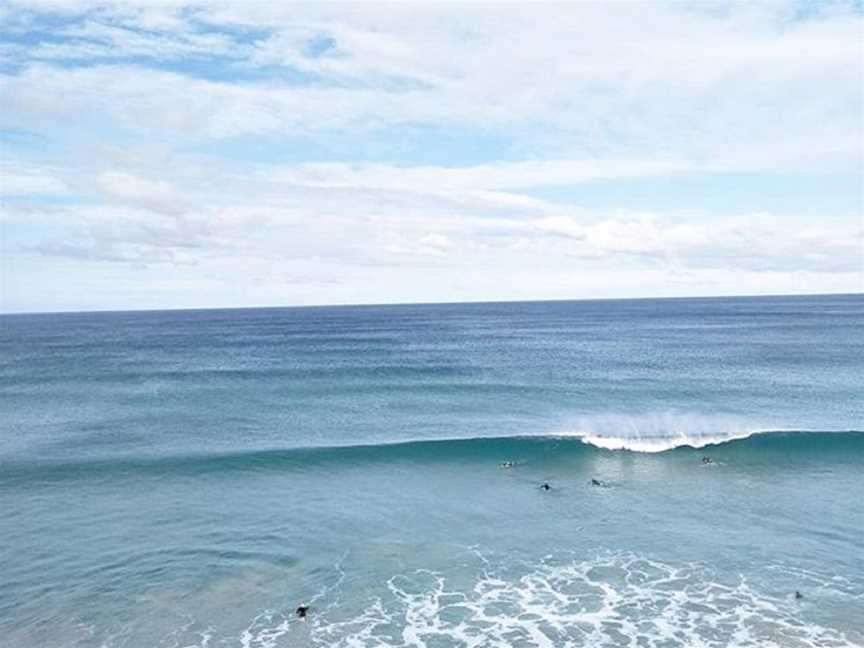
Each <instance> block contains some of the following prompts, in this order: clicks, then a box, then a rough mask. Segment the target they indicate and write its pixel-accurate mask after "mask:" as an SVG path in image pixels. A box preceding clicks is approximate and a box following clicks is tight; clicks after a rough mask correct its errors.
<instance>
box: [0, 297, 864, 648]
mask: <svg viewBox="0 0 864 648" xmlns="http://www.w3.org/2000/svg"><path fill="white" fill-rule="evenodd" d="M592 480H593V481H592ZM543 484H548V486H549V489H548V490H545V489H543V488H541V486H542V485H543ZM796 593H797V594H796ZM301 604H302V605H307V606H308V607H309V612H308V617H307V619H306V620H301V619H300V618H298V617H297V616H296V615H295V609H296V608H297V607H298V606H299V605H301ZM0 646H3V647H9V648H12V647H14V648H20V647H26V648H55V647H56V648H60V647H63V648H67V647H94V648H96V647H100V648H120V647H164V648H180V647H186V648H188V647H193V646H196V647H202V648H203V647H206V648H222V647H229V646H230V647H238V648H240V647H250V648H251V647H255V648H264V647H280V646H284V647H295V646H296V647H298V648H300V647H304V648H305V647H319V646H320V647H325V646H326V647H328V648H342V647H344V648H384V647H396V646H405V647H409V646H410V647H424V648H433V647H434V648H447V647H451V646H453V647H472V648H485V647H490V648H491V647H515V648H522V647H541V646H542V647H555V648H558V647H571V646H572V647H576V646H586V647H592V648H594V647H600V646H629V647H633V648H672V647H676V646H681V647H705V648H708V647H710V648H713V647H718V648H720V647H731V646H735V647H749V646H752V647H758V648H765V647H772V646H776V647H782V648H796V647H809V646H813V647H815V646H819V647H823V648H824V647H835V646H836V647H840V646H859V647H860V646H864V295H838V296H813V297H811V296H808V297H764V298H716V299H715V298H711V299H707V298H706V299H664V300H620V301H569V302H525V303H488V304H448V305H405V306H344V307H316V308H274V309H248V310H247V309H244V310H201V311H163V312H122V313H121V312H116V313H69V314H41V315H6V316H2V317H0Z"/></svg>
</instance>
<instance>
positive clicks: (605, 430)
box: [562, 412, 783, 452]
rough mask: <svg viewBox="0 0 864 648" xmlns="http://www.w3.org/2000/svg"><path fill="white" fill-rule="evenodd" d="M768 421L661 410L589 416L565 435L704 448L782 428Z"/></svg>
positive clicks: (605, 442) (651, 448) (654, 447)
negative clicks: (638, 414)
mask: <svg viewBox="0 0 864 648" xmlns="http://www.w3.org/2000/svg"><path fill="white" fill-rule="evenodd" d="M782 429H783V428H781V427H778V426H777V425H776V424H772V423H770V422H766V421H749V420H743V419H741V418H738V417H733V416H725V415H717V416H705V415H699V414H686V413H680V412H660V413H654V414H645V415H641V416H628V415H613V414H610V415H604V416H593V417H585V418H582V419H579V420H577V421H576V422H575V423H574V424H573V428H572V430H569V431H565V432H564V433H562V436H574V437H577V438H579V439H581V440H582V441H583V442H585V443H588V444H591V445H593V446H596V447H598V448H603V449H606V450H631V451H633V452H664V451H666V450H671V449H673V448H679V447H692V448H704V447H705V446H707V445H711V444H716V443H724V442H727V441H733V440H736V439H746V438H747V437H749V436H752V435H753V434H756V433H758V432H764V431H767V430H776V431H780V430H782Z"/></svg>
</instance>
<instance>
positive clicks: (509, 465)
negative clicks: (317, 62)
mask: <svg viewBox="0 0 864 648" xmlns="http://www.w3.org/2000/svg"><path fill="white" fill-rule="evenodd" d="M498 465H499V466H501V467H502V468H513V467H514V466H515V465H516V462H514V461H502V462H501V463H500V464H498Z"/></svg>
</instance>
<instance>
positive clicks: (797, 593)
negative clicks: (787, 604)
mask: <svg viewBox="0 0 864 648" xmlns="http://www.w3.org/2000/svg"><path fill="white" fill-rule="evenodd" d="M803 598H804V595H803V594H802V593H801V592H799V591H798V590H795V599H796V600H798V601H800V600H801V599H803Z"/></svg>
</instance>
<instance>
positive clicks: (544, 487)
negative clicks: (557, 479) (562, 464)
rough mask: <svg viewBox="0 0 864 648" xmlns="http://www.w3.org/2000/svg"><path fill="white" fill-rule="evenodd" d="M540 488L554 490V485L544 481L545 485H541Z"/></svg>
mask: <svg viewBox="0 0 864 648" xmlns="http://www.w3.org/2000/svg"><path fill="white" fill-rule="evenodd" d="M540 490H544V491H548V490H552V487H551V486H550V485H549V484H547V483H545V482H544V483H543V485H541V486H540Z"/></svg>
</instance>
